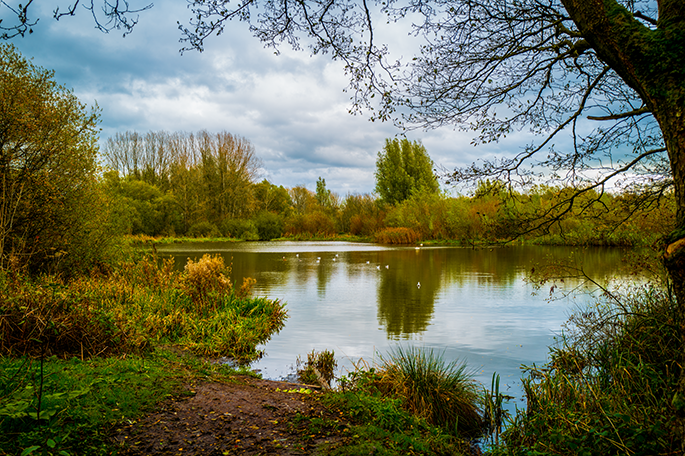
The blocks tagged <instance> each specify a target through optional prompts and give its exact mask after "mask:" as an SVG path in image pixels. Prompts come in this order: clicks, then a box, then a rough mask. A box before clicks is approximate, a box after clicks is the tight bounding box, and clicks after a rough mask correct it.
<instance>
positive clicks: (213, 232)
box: [186, 222, 221, 238]
mask: <svg viewBox="0 0 685 456" xmlns="http://www.w3.org/2000/svg"><path fill="white" fill-rule="evenodd" d="M186 234H187V235H188V236H190V237H195V238H199V237H220V236H221V232H220V231H219V228H217V227H216V225H215V224H213V223H211V222H197V223H195V224H193V225H192V226H191V227H190V228H188V232H187V233H186Z"/></svg>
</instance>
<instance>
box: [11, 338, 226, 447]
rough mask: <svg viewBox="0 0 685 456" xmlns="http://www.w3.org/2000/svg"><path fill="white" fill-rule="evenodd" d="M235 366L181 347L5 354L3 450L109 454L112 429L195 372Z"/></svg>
mask: <svg viewBox="0 0 685 456" xmlns="http://www.w3.org/2000/svg"><path fill="white" fill-rule="evenodd" d="M232 373H233V372H232V371H231V370H230V368H228V367H226V366H221V365H210V364H208V363H203V362H200V361H198V360H197V359H195V358H192V357H188V356H182V355H180V354H178V353H176V352H175V351H171V350H168V349H158V350H155V351H154V352H151V353H148V354H147V355H146V356H144V357H141V356H119V357H108V358H92V359H90V360H86V361H82V360H80V359H78V358H71V359H59V358H57V357H51V358H48V359H45V360H44V361H43V362H41V360H36V359H31V358H27V357H22V358H8V357H0V455H5V454H7V455H10V454H12V455H15V454H16V455H18V454H22V455H29V454H36V455H39V454H41V455H48V454H55V455H57V454H61V455H67V454H68V455H75V454H88V455H105V454H110V452H111V439H110V429H111V428H112V427H113V426H114V425H116V424H117V423H122V422H126V421H127V420H132V419H134V418H136V417H138V416H140V415H141V414H143V413H145V412H148V411H150V410H153V409H154V408H155V406H156V405H157V404H158V403H159V402H160V401H162V400H164V399H167V398H168V397H170V396H172V395H175V394H178V393H177V392H178V391H181V390H182V388H181V385H182V384H183V383H184V382H185V381H186V380H187V379H189V378H191V377H193V378H198V377H208V376H209V377H212V378H218V379H220V378H225V377H226V376H227V375H231V374H232Z"/></svg>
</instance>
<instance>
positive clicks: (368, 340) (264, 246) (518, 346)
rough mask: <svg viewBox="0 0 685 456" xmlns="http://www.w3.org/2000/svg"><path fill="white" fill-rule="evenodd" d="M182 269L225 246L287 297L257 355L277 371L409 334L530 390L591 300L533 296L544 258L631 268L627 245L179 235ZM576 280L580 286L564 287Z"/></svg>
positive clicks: (261, 364) (251, 273)
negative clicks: (534, 373)
mask: <svg viewBox="0 0 685 456" xmlns="http://www.w3.org/2000/svg"><path fill="white" fill-rule="evenodd" d="M157 251H158V253H159V255H160V257H169V256H173V257H175V258H176V264H177V267H179V268H181V267H182V266H183V265H185V262H186V260H187V259H188V258H192V259H197V258H199V257H201V256H202V255H203V254H205V253H211V254H221V255H222V256H223V257H224V258H225V261H226V263H227V264H232V265H233V270H232V279H233V280H235V281H238V282H239V283H242V278H243V277H253V278H255V279H256V280H257V283H256V285H255V288H254V295H255V296H267V297H269V298H272V299H279V300H281V301H283V302H285V303H287V310H288V315H289V318H288V320H287V321H286V324H285V328H284V329H283V330H282V331H281V332H280V333H278V334H275V335H274V336H273V337H272V338H271V340H270V341H269V342H268V343H267V344H266V345H265V346H264V347H262V348H263V349H264V350H265V356H264V357H263V358H262V359H261V360H260V361H258V362H256V363H254V364H253V367H254V368H255V369H259V370H260V372H261V373H262V376H263V377H264V378H267V379H282V378H285V377H287V376H288V375H292V374H293V373H294V371H295V368H296V360H297V357H298V356H300V357H301V358H302V359H306V355H307V353H309V352H311V351H312V350H318V351H320V350H324V349H328V350H334V351H335V354H336V358H337V360H338V365H339V369H338V370H339V372H338V373H339V374H340V373H343V374H344V373H345V372H347V371H349V370H351V369H352V367H353V364H354V363H358V362H359V361H360V360H363V361H364V362H366V363H368V364H370V365H372V364H373V363H374V362H377V361H378V354H379V353H380V354H381V355H384V354H386V353H388V350H389V349H391V348H392V347H394V346H397V345H398V344H403V345H406V344H414V345H417V346H420V347H426V348H432V349H435V350H436V351H438V352H440V353H444V357H445V358H446V359H447V360H450V361H451V360H454V359H459V360H465V361H467V362H468V365H469V367H470V369H471V370H472V371H473V373H474V377H475V378H476V380H478V381H480V382H482V383H483V384H484V385H486V386H487V387H489V386H490V381H491V378H492V374H493V372H497V373H498V374H499V375H500V377H501V387H500V389H501V390H502V391H503V392H504V393H507V394H511V395H513V396H515V397H517V398H518V399H519V400H522V399H521V396H522V394H521V382H520V378H521V369H520V367H521V365H532V364H533V363H535V364H538V365H539V364H543V363H544V362H545V361H546V359H547V354H548V347H549V346H550V345H551V344H553V343H554V341H555V336H558V335H560V334H561V330H562V325H563V324H564V323H565V322H566V321H567V319H568V317H569V315H570V313H571V312H572V311H573V310H574V309H576V308H578V307H582V306H584V305H585V304H586V303H588V302H591V300H592V298H591V296H589V295H588V294H587V291H588V290H587V289H586V288H585V287H584V286H583V285H582V284H581V283H580V282H579V281H577V280H564V282H563V283H557V285H558V286H559V288H557V289H555V292H554V293H553V294H552V296H553V297H556V298H557V299H553V300H550V290H549V288H550V284H548V285H547V286H546V287H544V288H543V289H541V290H539V292H538V293H537V294H534V292H535V289H534V287H533V286H532V285H531V284H529V283H527V282H526V280H525V279H526V276H527V273H528V272H529V271H530V270H531V268H533V267H540V265H541V264H543V263H545V262H549V261H552V260H561V259H572V261H573V262H574V263H575V264H576V265H578V266H579V267H582V268H583V270H584V271H585V272H586V273H587V274H588V275H589V276H590V277H592V278H593V279H595V280H597V281H600V282H601V281H603V280H605V279H606V278H620V277H621V275H620V267H621V264H622V259H623V256H624V254H625V251H624V250H621V249H610V248H575V247H573V248H572V247H540V246H511V247H495V248H481V249H471V248H456V247H433V246H425V247H424V246H410V247H407V246H401V247H397V246H385V245H377V244H364V243H350V242H241V243H178V244H169V245H160V246H158V247H157ZM576 289H578V290H577V292H576V293H572V295H571V296H568V297H562V296H563V294H564V293H568V292H572V291H573V290H576Z"/></svg>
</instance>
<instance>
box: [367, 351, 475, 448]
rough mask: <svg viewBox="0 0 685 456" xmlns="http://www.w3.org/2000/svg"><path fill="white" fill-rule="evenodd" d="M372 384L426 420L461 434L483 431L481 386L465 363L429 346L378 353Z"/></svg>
mask: <svg viewBox="0 0 685 456" xmlns="http://www.w3.org/2000/svg"><path fill="white" fill-rule="evenodd" d="M375 384H376V387H377V388H378V389H379V390H380V391H381V392H383V393H384V394H387V395H389V396H392V397H396V398H399V399H401V400H402V402H403V405H404V407H405V408H406V409H407V410H409V411H410V412H412V413H413V414H415V415H418V416H422V417H425V418H426V419H427V421H428V422H429V423H432V424H434V425H437V426H440V427H442V428H445V429H448V430H455V431H456V432H457V433H458V434H460V435H462V436H468V437H477V436H479V435H480V434H481V432H482V429H483V419H482V417H481V411H480V410H479V404H480V401H481V398H480V394H479V392H480V387H479V386H478V385H477V384H476V382H475V381H474V380H473V379H472V378H471V375H470V374H469V373H468V372H467V370H466V364H465V363H460V362H459V361H458V360H455V361H452V362H449V363H448V362H446V361H445V359H444V358H443V356H442V355H441V354H438V353H435V352H434V351H433V350H432V349H430V350H425V349H419V348H416V347H409V348H402V347H401V346H398V347H397V348H395V349H393V350H392V351H391V352H390V353H389V355H388V356H387V357H381V365H380V367H379V368H378V369H377V377H376V381H375Z"/></svg>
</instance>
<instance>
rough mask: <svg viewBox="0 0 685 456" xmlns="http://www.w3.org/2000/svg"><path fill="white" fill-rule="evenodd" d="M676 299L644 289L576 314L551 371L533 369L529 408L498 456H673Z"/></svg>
mask: <svg viewBox="0 0 685 456" xmlns="http://www.w3.org/2000/svg"><path fill="white" fill-rule="evenodd" d="M682 319H683V316H682V315H679V314H678V312H677V305H676V303H675V301H674V299H673V298H672V297H671V296H670V295H669V294H668V293H667V291H665V290H663V289H659V288H657V287H654V286H645V287H643V288H640V289H638V290H636V291H633V292H631V293H630V294H628V295H627V296H624V297H618V296H617V295H615V294H607V301H605V302H602V303H599V304H597V305H596V306H595V307H594V308H591V309H587V310H584V311H583V312H579V313H578V314H576V315H574V316H573V317H572V318H571V320H570V324H569V332H568V333H567V334H566V335H565V336H564V337H563V338H562V339H561V340H560V343H559V345H558V346H556V347H553V348H552V349H551V352H550V362H549V364H547V365H546V366H543V367H536V366H533V367H531V368H528V370H527V372H528V373H527V377H526V378H524V382H523V385H524V388H525V391H526V395H527V398H528V409H527V410H526V411H525V412H524V411H520V412H519V413H518V414H517V416H516V417H515V418H514V419H513V421H512V423H511V424H510V425H509V427H508V428H507V429H506V430H505V431H504V433H503V435H502V437H503V439H504V444H503V445H501V446H499V447H498V448H496V449H495V450H494V451H493V452H494V453H495V454H515V455H518V454H566V455H576V454H583V455H586V454H587V455H675V454H680V449H681V442H680V441H679V439H678V432H677V431H676V429H675V425H676V414H677V410H676V407H677V406H678V401H677V400H676V399H677V394H676V392H677V391H678V382H679V379H680V375H681V369H682V366H681V364H680V361H681V359H682V353H681V350H682V346H683V340H682V338H681V333H680V329H679V327H680V325H681V324H682V321H683V320H682Z"/></svg>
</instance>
